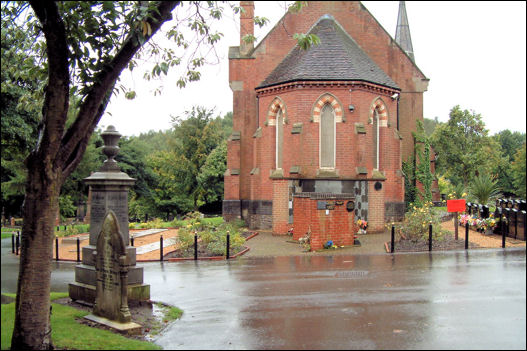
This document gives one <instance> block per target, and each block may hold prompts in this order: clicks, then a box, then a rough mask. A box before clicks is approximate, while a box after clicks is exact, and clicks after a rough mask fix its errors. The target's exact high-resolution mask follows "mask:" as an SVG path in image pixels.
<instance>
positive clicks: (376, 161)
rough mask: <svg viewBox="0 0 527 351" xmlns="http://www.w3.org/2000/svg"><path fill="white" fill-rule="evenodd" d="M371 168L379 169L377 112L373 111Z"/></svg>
mask: <svg viewBox="0 0 527 351" xmlns="http://www.w3.org/2000/svg"><path fill="white" fill-rule="evenodd" d="M373 169H375V170H379V112H377V109H375V111H374V112H373Z"/></svg>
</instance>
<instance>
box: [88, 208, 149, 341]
mask: <svg viewBox="0 0 527 351" xmlns="http://www.w3.org/2000/svg"><path fill="white" fill-rule="evenodd" d="M96 248H97V249H96V250H95V251H93V255H94V260H95V271H96V276H97V283H96V289H95V292H96V297H95V305H94V306H93V315H88V316H86V318H87V319H89V320H92V321H95V322H98V323H101V324H104V325H107V326H110V327H113V328H115V329H118V330H120V331H127V332H129V333H136V332H138V331H140V328H141V326H140V325H139V324H136V323H133V322H132V317H131V314H130V310H129V309H128V299H127V288H126V286H127V280H128V277H127V274H128V268H127V266H126V247H125V245H124V241H123V238H122V236H121V233H120V230H119V222H118V220H117V218H116V216H115V213H114V212H113V211H112V210H109V211H108V212H107V215H106V216H105V219H104V222H103V224H102V229H101V233H100V234H99V237H98V239H97V246H96Z"/></svg>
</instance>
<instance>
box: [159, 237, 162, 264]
mask: <svg viewBox="0 0 527 351" xmlns="http://www.w3.org/2000/svg"><path fill="white" fill-rule="evenodd" d="M159 250H160V251H159V261H161V262H163V235H161V237H160V238H159Z"/></svg>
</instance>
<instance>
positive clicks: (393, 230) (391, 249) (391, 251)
mask: <svg viewBox="0 0 527 351" xmlns="http://www.w3.org/2000/svg"><path fill="white" fill-rule="evenodd" d="M391 239H392V243H391V246H390V253H393V250H394V248H395V226H394V225H392V238H391Z"/></svg>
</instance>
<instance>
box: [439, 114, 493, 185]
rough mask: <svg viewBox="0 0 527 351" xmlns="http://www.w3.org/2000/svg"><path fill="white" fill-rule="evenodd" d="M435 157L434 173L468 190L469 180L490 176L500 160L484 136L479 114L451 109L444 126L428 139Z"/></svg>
mask: <svg viewBox="0 0 527 351" xmlns="http://www.w3.org/2000/svg"><path fill="white" fill-rule="evenodd" d="M432 146H433V148H434V150H435V152H436V153H437V155H438V157H437V162H436V170H437V172H438V173H439V174H444V175H445V176H447V178H449V179H450V180H451V181H452V182H453V183H454V184H459V183H462V184H463V185H464V186H465V187H468V184H469V182H470V181H471V180H472V179H473V177H475V176H477V175H479V174H481V173H490V172H491V170H492V169H493V167H494V165H496V164H497V163H498V162H499V159H500V157H501V155H500V152H499V145H498V144H497V142H496V141H495V140H494V139H493V138H491V137H489V136H488V130H487V129H485V123H483V121H482V119H481V115H480V114H476V113H475V112H473V111H472V112H469V111H468V110H461V108H460V107H459V105H458V106H455V107H453V108H452V110H451V111H450V118H449V120H448V122H447V123H442V124H440V125H439V126H438V127H437V128H436V130H435V131H434V133H433V135H432Z"/></svg>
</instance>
